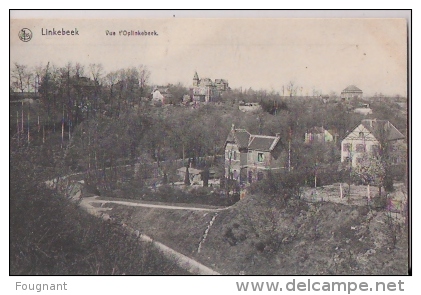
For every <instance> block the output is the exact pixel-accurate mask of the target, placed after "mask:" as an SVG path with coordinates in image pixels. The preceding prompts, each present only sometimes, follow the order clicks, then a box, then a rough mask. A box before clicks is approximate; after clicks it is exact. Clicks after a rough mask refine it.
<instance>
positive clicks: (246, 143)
mask: <svg viewBox="0 0 421 295" xmlns="http://www.w3.org/2000/svg"><path fill="white" fill-rule="evenodd" d="M281 154H282V148H281V144H280V134H279V133H278V134H276V135H275V136H269V135H256V134H250V133H249V132H248V131H247V130H245V129H236V128H235V127H234V125H233V126H232V128H231V131H230V133H229V134H228V137H227V140H226V142H225V177H226V178H231V179H235V180H237V181H239V182H240V183H245V182H249V183H251V182H254V181H256V180H260V179H262V178H264V175H265V174H266V172H267V171H269V170H277V169H282V168H283V164H284V161H283V157H282V156H281Z"/></svg>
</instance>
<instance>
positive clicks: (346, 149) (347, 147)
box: [342, 143, 351, 152]
mask: <svg viewBox="0 0 421 295" xmlns="http://www.w3.org/2000/svg"><path fill="white" fill-rule="evenodd" d="M350 150H351V144H350V143H344V144H343V145H342V151H344V152H349V151H350Z"/></svg>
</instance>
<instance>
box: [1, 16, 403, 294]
mask: <svg viewBox="0 0 421 295" xmlns="http://www.w3.org/2000/svg"><path fill="white" fill-rule="evenodd" d="M21 13H22V12H21ZM287 13H288V12H286V11H284V12H283V14H282V17H276V15H275V14H273V15H271V14H269V16H263V14H261V15H259V12H254V16H252V17H250V16H248V15H247V16H246V15H245V16H244V17H243V16H241V13H240V14H239V15H240V17H234V16H232V17H229V16H226V15H225V16H224V17H215V15H214V14H212V15H210V17H203V16H194V15H193V16H192V14H183V12H179V11H175V12H171V11H161V12H157V15H153V13H152V12H151V11H149V12H141V11H138V13H137V14H136V12H131V13H129V15H128V16H127V17H124V16H123V17H122V16H121V14H116V16H115V17H114V18H109V17H108V18H105V17H104V18H101V17H100V16H99V17H85V18H81V17H80V13H79V14H78V15H77V16H76V15H75V17H73V18H72V17H71V16H72V15H71V14H70V17H69V16H66V17H61V16H60V15H57V16H55V15H54V14H52V15H50V17H40V18H37V17H30V18H28V17H21V15H22V14H19V11H16V12H13V11H12V13H11V20H10V88H9V99H10V103H9V113H10V122H9V128H10V129H9V131H10V138H9V141H10V275H12V276H20V275H31V276H32V275H136V276H137V275H168V276H174V275H192V274H193V275H229V276H238V275H246V276H248V275H284V276H292V275H305V276H314V275H326V276H328V275H360V276H362V275H380V276H382V275H396V276H403V275H408V274H410V273H411V260H410V259H409V257H410V251H411V249H410V248H409V246H410V242H409V241H410V234H411V232H410V231H409V226H410V222H411V218H410V201H411V198H410V195H409V191H410V185H409V180H410V177H411V175H410V169H409V167H410V161H409V155H410V153H409V149H408V147H409V140H410V134H411V133H410V127H411V126H410V124H409V117H408V114H409V113H410V112H409V110H410V109H409V103H410V101H411V98H410V87H409V78H408V67H409V64H408V58H409V53H408V36H409V35H408V30H409V28H410V21H409V20H408V18H407V17H405V16H406V14H404V13H402V12H401V14H398V15H397V17H393V18H392V17H389V18H388V17H369V18H361V17H357V16H355V17H336V18H334V17H330V18H320V17H288V15H287ZM193 14H194V13H193ZM314 279H316V278H314ZM298 281H300V280H295V281H294V283H292V280H291V281H290V282H289V283H290V285H288V284H287V285H286V286H284V285H285V283H286V281H285V282H283V283H282V284H283V285H282V286H281V285H280V286H279V288H277V289H281V290H282V288H286V289H287V290H288V288H293V287H294V289H296V288H298V289H296V290H300V288H301V287H302V286H303V285H299V286H298V285H297V282H298ZM325 283H326V284H324V283H322V282H319V284H318V285H315V284H310V281H308V282H307V280H306V281H305V283H303V284H307V285H306V287H305V288H306V289H305V290H307V287H308V288H309V289H308V290H310V289H311V288H319V289H320V290H322V291H336V289H335V286H333V288H332V286H331V285H329V283H328V282H325ZM393 283H394V284H395V288H396V289H395V290H400V289H399V288H403V287H402V286H401V285H400V284H399V282H398V280H396V282H393ZM343 284H344V286H345V282H344V283H343ZM355 284H356V283H355ZM293 285H294V286H293ZM357 285H358V284H357ZM233 286H234V285H233ZM233 286H232V287H233ZM288 286H289V287H288ZM67 287H68V286H66V285H65V283H49V284H44V285H40V286H38V285H34V284H31V283H29V281H28V282H24V280H22V281H21V282H19V284H17V285H16V290H38V289H37V288H40V289H42V290H67V289H65V288H67ZM360 287H361V286H360V285H358V288H360ZM389 287H390V285H388V282H386V283H383V284H377V285H376V284H373V285H372V286H371V285H370V286H367V290H368V288H370V290H371V288H373V290H374V288H377V290H383V289H382V288H386V289H385V290H389V291H390V289H387V288H389ZM31 288H32V289H31ZM242 288H245V289H244V290H246V289H247V288H248V287H247V284H246V283H245V282H243V283H241V284H239V283H237V285H236V286H235V290H237V289H238V291H240V290H242ZM250 288H252V287H250ZM253 288H254V287H253ZM264 288H266V286H265V287H264ZM303 288H304V287H303ZM345 288H351V289H352V288H353V285H352V286H350V285H349V284H348V283H347V285H346V286H345ZM265 290H266V289H265ZM311 290H316V289H311ZM347 290H348V289H347ZM359 290H360V289H359ZM316 291H317V290H316ZM360 291H364V290H360ZM392 291H393V290H392Z"/></svg>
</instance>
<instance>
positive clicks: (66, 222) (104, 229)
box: [9, 145, 184, 275]
mask: <svg viewBox="0 0 421 295" xmlns="http://www.w3.org/2000/svg"><path fill="white" fill-rule="evenodd" d="M36 158H38V159H39V158H42V155H41V154H40V153H39V152H38V151H37V150H35V149H34V148H31V149H29V148H18V147H17V146H15V145H12V146H11V157H10V195H9V205H10V274H12V275H111V274H114V275H121V274H133V275H140V274H158V275H163V274H180V273H181V274H184V271H183V270H181V269H179V268H178V267H177V266H176V265H175V264H173V263H172V262H168V261H167V260H166V259H165V258H164V256H163V255H162V254H161V253H160V252H158V251H157V250H155V249H154V248H152V246H151V245H150V244H145V243H139V241H138V240H137V239H136V238H135V237H134V236H132V235H130V234H128V233H127V232H125V231H123V229H122V228H121V226H119V225H118V224H113V223H109V222H105V221H102V220H100V219H98V218H96V217H94V216H91V215H89V214H88V213H87V212H85V211H83V210H80V208H79V207H78V204H76V203H74V202H71V201H70V200H69V199H67V198H65V197H63V196H62V195H61V194H59V193H57V191H55V190H52V189H49V188H47V186H46V185H45V183H44V181H43V180H45V179H42V178H41V177H40V176H39V175H38V173H37V170H35V169H34V167H33V165H34V163H36V162H37V161H36V160H35V159H36Z"/></svg>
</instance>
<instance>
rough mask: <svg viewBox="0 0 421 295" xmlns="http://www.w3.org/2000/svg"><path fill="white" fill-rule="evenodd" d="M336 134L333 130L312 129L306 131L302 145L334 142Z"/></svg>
mask: <svg viewBox="0 0 421 295" xmlns="http://www.w3.org/2000/svg"><path fill="white" fill-rule="evenodd" d="M337 138H338V133H337V132H335V131H333V130H326V129H324V128H323V126H322V127H317V126H315V127H313V128H310V129H309V130H307V132H306V133H305V135H304V143H325V142H336V141H337Z"/></svg>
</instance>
